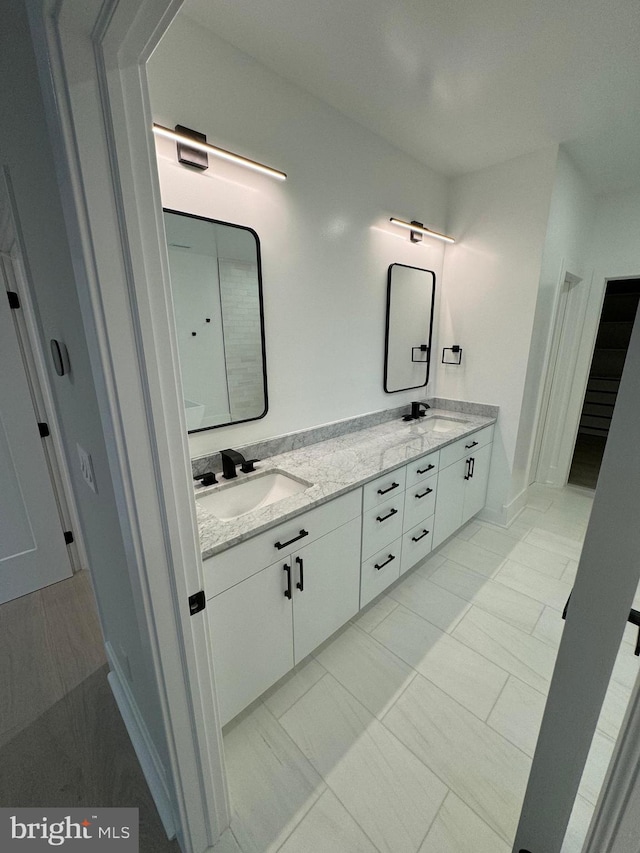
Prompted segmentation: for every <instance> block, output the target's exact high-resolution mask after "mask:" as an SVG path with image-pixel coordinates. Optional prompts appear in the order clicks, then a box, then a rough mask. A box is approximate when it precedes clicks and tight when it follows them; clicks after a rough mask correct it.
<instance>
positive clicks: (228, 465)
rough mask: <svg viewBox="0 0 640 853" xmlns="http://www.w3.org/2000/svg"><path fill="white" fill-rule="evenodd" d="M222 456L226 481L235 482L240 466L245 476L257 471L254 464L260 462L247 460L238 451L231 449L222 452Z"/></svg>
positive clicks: (223, 473)
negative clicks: (237, 467) (237, 469)
mask: <svg viewBox="0 0 640 853" xmlns="http://www.w3.org/2000/svg"><path fill="white" fill-rule="evenodd" d="M220 456H221V457H222V476H223V477H224V479H225V480H233V479H234V478H235V477H237V476H238V474H237V471H236V466H237V465H239V466H240V470H241V471H242V472H243V473H244V474H249V473H250V472H251V471H255V468H254V467H253V464H254V462H257V461H258V460H257V459H245V458H244V456H243V455H242V453H240V452H239V451H238V450H232V449H231V448H230V447H229V448H228V449H227V450H221V451H220Z"/></svg>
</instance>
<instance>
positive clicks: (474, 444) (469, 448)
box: [464, 441, 478, 450]
mask: <svg viewBox="0 0 640 853" xmlns="http://www.w3.org/2000/svg"><path fill="white" fill-rule="evenodd" d="M477 443H478V442H477V441H472V442H471V444H465V446H464V449H465V450H471V448H472V447H475V446H476V445H477Z"/></svg>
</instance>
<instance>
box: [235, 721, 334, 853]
mask: <svg viewBox="0 0 640 853" xmlns="http://www.w3.org/2000/svg"><path fill="white" fill-rule="evenodd" d="M224 750H225V759H226V765H227V774H228V780H229V791H230V795H231V803H232V812H233V817H232V820H231V829H232V831H233V834H234V835H235V837H236V839H237V841H238V843H239V845H240V847H241V848H242V850H243V851H244V853H264V851H267V850H277V849H278V847H279V846H280V845H281V844H282V842H283V841H284V840H285V839H286V838H287V837H288V836H289V835H290V834H291V831H292V829H293V828H294V827H295V826H296V825H297V824H298V823H299V822H300V820H302V818H303V817H304V815H305V814H306V813H307V812H308V811H309V809H310V808H311V806H312V805H313V804H314V803H315V801H316V800H317V799H318V797H319V796H320V794H321V793H322V792H323V791H324V789H325V787H326V786H325V784H324V782H323V781H322V779H321V778H320V776H319V775H318V774H317V772H316V771H315V770H314V769H313V767H312V766H311V764H310V763H309V762H308V761H307V759H306V758H305V756H304V755H303V754H302V752H301V751H300V750H299V749H298V747H297V746H296V745H295V743H294V742H293V741H292V740H291V738H290V737H288V735H287V734H286V732H285V731H284V730H283V729H282V727H281V726H280V724H279V723H278V721H277V720H276V719H275V718H274V717H273V716H272V715H271V714H270V712H269V711H268V710H267V709H266V708H265V707H264V706H263V705H261V706H259V707H258V708H256V709H255V710H254V712H253V713H252V714H251V715H250V716H249V717H247V718H246V719H244V720H243V721H242V722H241V723H239V724H238V725H237V726H235V727H234V728H233V729H231V731H229V732H228V733H227V734H226V735H225V738H224Z"/></svg>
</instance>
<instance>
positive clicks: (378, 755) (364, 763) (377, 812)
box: [281, 675, 475, 853]
mask: <svg viewBox="0 0 640 853" xmlns="http://www.w3.org/2000/svg"><path fill="white" fill-rule="evenodd" d="M419 677H420V676H416V678H419ZM474 719H475V718H474ZM281 723H282V725H283V726H284V727H285V729H286V731H287V732H288V733H289V735H290V736H291V737H292V738H293V740H294V741H295V742H296V743H297V744H298V746H299V747H300V749H301V750H302V751H303V752H304V754H305V755H306V757H307V758H308V759H309V761H310V762H311V763H312V764H313V766H314V767H315V768H316V770H317V771H318V772H319V773H320V774H321V775H322V776H323V777H324V779H325V780H326V782H327V785H328V786H329V788H330V789H331V790H332V791H333V793H334V794H335V795H336V796H337V797H338V799H339V800H340V802H341V803H342V805H343V806H344V807H345V808H346V809H347V811H348V812H349V813H350V814H351V815H352V817H353V818H354V819H355V820H356V822H357V823H358V824H359V825H360V827H361V828H362V829H363V830H364V832H365V833H366V835H367V836H368V837H369V838H370V839H371V841H372V842H373V843H374V844H375V846H376V847H377V848H378V849H379V850H380V851H389V853H404V851H406V853H414V851H416V850H417V849H418V847H419V846H420V844H421V842H422V840H423V839H424V837H425V835H426V832H427V829H428V828H429V826H430V825H431V823H432V821H433V819H434V817H435V815H436V813H437V811H438V809H439V808H440V805H441V803H442V801H443V799H444V797H445V795H446V793H447V789H446V786H445V785H444V784H443V783H442V782H441V781H440V779H438V778H437V777H436V776H435V775H434V773H432V771H431V770H429V769H428V768H427V767H426V766H425V765H424V764H423V763H422V762H420V761H419V760H418V759H417V758H416V757H415V756H414V755H413V754H412V753H411V752H410V751H409V750H408V749H407V748H406V747H405V746H403V744H401V743H400V741H398V739H397V738H395V737H394V736H393V735H392V734H391V733H390V732H389V731H388V729H387V728H386V727H385V726H383V725H382V723H380V722H379V721H378V720H376V719H375V717H373V716H372V715H371V714H370V713H369V712H368V711H367V710H366V708H364V706H362V705H361V704H360V703H359V702H358V701H357V700H356V699H354V698H353V696H351V694H350V693H348V691H346V690H345V689H344V687H342V686H341V685H340V684H339V683H338V682H337V681H336V680H335V679H334V678H333V677H332V676H331V675H327V676H326V677H325V678H323V679H321V680H320V681H319V682H318V683H317V684H316V685H314V686H313V687H312V688H311V690H310V691H309V692H308V693H306V694H305V695H304V696H303V697H302V698H301V699H300V700H299V701H298V702H296V704H295V705H294V706H293V707H292V708H291V709H290V710H289V711H287V713H286V714H284V716H283V717H282V718H281Z"/></svg>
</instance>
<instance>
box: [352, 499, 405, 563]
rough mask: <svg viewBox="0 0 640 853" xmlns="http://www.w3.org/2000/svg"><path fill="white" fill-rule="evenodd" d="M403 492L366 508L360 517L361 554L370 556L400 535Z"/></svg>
mask: <svg viewBox="0 0 640 853" xmlns="http://www.w3.org/2000/svg"><path fill="white" fill-rule="evenodd" d="M403 505H404V492H400V494H399V495H397V497H396V498H394V499H393V500H390V501H387V503H384V504H380V506H376V507H373V509H370V510H367V512H365V513H364V515H363V517H362V556H363V557H370V556H371V554H375V553H376V552H377V551H379V550H380V548H382V547H384V546H385V545H387V544H388V543H389V542H393V540H394V539H397V538H398V537H399V536H401V535H402V515H403V513H402V509H403Z"/></svg>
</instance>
